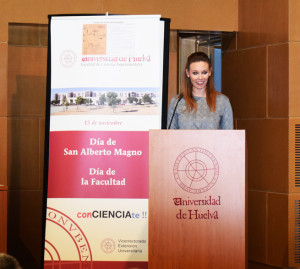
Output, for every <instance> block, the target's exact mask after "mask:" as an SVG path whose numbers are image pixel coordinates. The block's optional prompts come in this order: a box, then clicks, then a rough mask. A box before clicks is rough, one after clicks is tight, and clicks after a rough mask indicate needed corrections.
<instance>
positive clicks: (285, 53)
mask: <svg viewBox="0 0 300 269" xmlns="http://www.w3.org/2000/svg"><path fill="white" fill-rule="evenodd" d="M288 78H289V45H288V43H285V44H279V45H272V46H268V117H273V118H279V117H284V118H287V117H288V114H289V79H288Z"/></svg>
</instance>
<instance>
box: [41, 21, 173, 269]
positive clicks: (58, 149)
mask: <svg viewBox="0 0 300 269" xmlns="http://www.w3.org/2000/svg"><path fill="white" fill-rule="evenodd" d="M49 20H50V21H49V53H48V55H49V58H48V95H47V96H48V97H47V98H48V100H47V103H48V109H47V117H46V118H47V119H46V120H47V122H48V125H47V128H48V132H46V133H47V134H46V145H47V146H46V156H45V160H46V163H47V164H48V165H47V166H46V167H45V187H44V188H45V192H44V194H45V195H44V205H45V208H44V227H45V236H44V237H45V238H44V248H45V249H44V268H53V266H60V268H71V267H70V266H76V268H77V267H78V268H127V267H126V266H131V267H135V268H147V262H148V172H149V171H148V143H149V141H148V140H149V139H148V130H149V129H161V128H162V122H163V118H164V115H163V113H164V112H163V106H164V105H165V100H166V99H165V97H164V96H165V94H164V91H163V88H164V87H165V86H164V83H163V81H164V79H163V77H164V68H165V67H164V56H165V55H166V52H165V53H164V50H165V48H166V45H167V44H166V39H165V35H169V33H168V29H169V28H168V27H167V28H166V24H169V22H168V21H167V22H166V20H162V19H161V18H160V16H159V15H146V16H142V15H135V16H127V15H125V16H117V15H109V16H108V15H106V16H103V15H97V16H96V15H82V16H71V15H70V16H69V15H67V16H49ZM166 29H167V30H166ZM167 42H168V40H167ZM72 268H75V267H72Z"/></svg>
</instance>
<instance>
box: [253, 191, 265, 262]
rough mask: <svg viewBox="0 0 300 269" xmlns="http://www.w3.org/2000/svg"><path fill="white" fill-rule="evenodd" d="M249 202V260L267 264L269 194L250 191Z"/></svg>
mask: <svg viewBox="0 0 300 269" xmlns="http://www.w3.org/2000/svg"><path fill="white" fill-rule="evenodd" d="M248 201H249V202H248V259H249V260H252V261H256V262H261V263H266V261H267V194H266V193H265V192H260V191H249V192H248ZM258 220H259V221H258Z"/></svg>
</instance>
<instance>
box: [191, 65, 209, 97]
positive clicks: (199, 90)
mask: <svg viewBox="0 0 300 269" xmlns="http://www.w3.org/2000/svg"><path fill="white" fill-rule="evenodd" d="M185 71H186V75H187V76H188V77H189V78H190V80H191V83H192V85H193V94H194V95H195V96H197V95H199V94H200V95H203V94H205V92H206V85H207V82H208V79H209V77H210V75H211V69H210V68H209V65H208V63H207V62H203V61H200V62H194V63H191V64H190V69H189V70H188V69H186V70H185Z"/></svg>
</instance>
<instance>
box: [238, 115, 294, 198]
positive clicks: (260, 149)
mask: <svg viewBox="0 0 300 269" xmlns="http://www.w3.org/2000/svg"><path fill="white" fill-rule="evenodd" d="M238 129H245V130H246V134H247V148H248V165H249V166H248V168H249V169H248V176H249V178H248V186H249V189H251V190H259V191H272V192H280V193H287V192H288V143H289V142H288V119H245V120H238Z"/></svg>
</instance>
